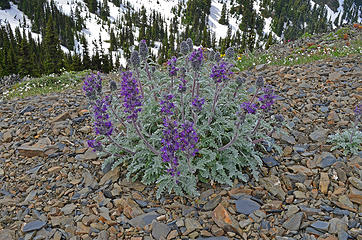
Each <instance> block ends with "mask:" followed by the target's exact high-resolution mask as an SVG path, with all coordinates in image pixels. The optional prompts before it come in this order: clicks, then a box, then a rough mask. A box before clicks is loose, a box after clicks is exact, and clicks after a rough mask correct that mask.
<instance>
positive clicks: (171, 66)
mask: <svg viewBox="0 0 362 240" xmlns="http://www.w3.org/2000/svg"><path fill="white" fill-rule="evenodd" d="M176 62H177V58H176V57H175V56H173V57H172V58H171V59H170V60H168V61H167V65H168V71H169V75H170V77H174V76H176V75H177V71H178V70H179V68H177V67H176Z"/></svg>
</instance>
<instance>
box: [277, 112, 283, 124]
mask: <svg viewBox="0 0 362 240" xmlns="http://www.w3.org/2000/svg"><path fill="white" fill-rule="evenodd" d="M275 120H277V121H278V122H283V121H284V117H283V115H281V114H278V115H275Z"/></svg>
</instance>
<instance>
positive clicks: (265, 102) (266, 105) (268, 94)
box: [258, 86, 276, 112]
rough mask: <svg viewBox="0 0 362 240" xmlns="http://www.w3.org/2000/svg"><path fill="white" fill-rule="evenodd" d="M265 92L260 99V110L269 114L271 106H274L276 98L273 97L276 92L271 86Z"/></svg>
mask: <svg viewBox="0 0 362 240" xmlns="http://www.w3.org/2000/svg"><path fill="white" fill-rule="evenodd" d="M263 91H264V94H263V95H262V96H261V97H259V98H258V100H259V108H260V109H262V110H264V111H265V112H268V111H269V110H270V109H271V106H272V105H273V104H274V99H275V98H276V96H275V95H273V93H274V90H273V89H272V88H271V87H270V86H266V87H265V88H264V89H263Z"/></svg>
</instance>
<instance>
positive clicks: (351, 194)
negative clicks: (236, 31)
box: [0, 26, 362, 240]
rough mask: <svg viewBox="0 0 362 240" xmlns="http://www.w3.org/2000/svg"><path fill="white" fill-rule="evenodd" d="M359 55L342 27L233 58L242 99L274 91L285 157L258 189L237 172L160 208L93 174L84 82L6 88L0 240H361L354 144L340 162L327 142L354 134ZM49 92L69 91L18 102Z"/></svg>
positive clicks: (140, 191) (122, 183)
mask: <svg viewBox="0 0 362 240" xmlns="http://www.w3.org/2000/svg"><path fill="white" fill-rule="evenodd" d="M352 46H353V47H352ZM361 46H362V43H361V29H360V28H359V27H358V26H357V27H356V26H354V27H353V26H348V27H344V28H340V29H339V30H336V31H335V32H330V33H326V34H323V35H309V36H305V37H304V38H302V39H298V40H296V41H293V42H290V43H288V44H279V45H274V46H273V47H272V48H271V49H269V50H268V51H260V52H258V53H257V54H255V55H252V54H251V53H246V54H244V55H243V56H241V59H242V60H239V61H238V63H236V66H237V67H238V68H239V69H240V71H237V72H236V73H235V76H233V77H232V78H231V79H230V83H233V82H234V81H235V80H236V79H238V77H245V81H246V82H244V83H243V85H242V86H241V88H242V89H241V90H242V91H245V92H249V91H251V92H252V91H254V87H253V85H254V84H255V82H256V80H257V79H258V77H260V76H263V78H264V80H265V84H268V85H270V86H272V87H273V88H274V89H275V94H276V95H277V98H276V99H275V100H276V101H275V106H274V107H273V110H272V114H281V115H282V116H284V119H285V123H286V125H285V126H284V127H283V128H282V131H281V132H280V133H279V134H276V133H273V134H272V137H273V139H275V142H276V143H277V144H279V145H280V146H281V148H282V152H281V154H278V153H277V152H274V151H271V150H268V149H266V150H265V151H264V154H265V155H264V157H263V158H262V166H261V167H260V168H259V169H258V171H259V179H258V180H257V179H256V178H254V176H253V175H252V173H251V172H250V171H249V169H244V170H243V172H244V174H245V175H246V176H247V179H246V181H241V180H238V179H235V180H234V181H233V182H232V185H231V186H229V185H223V184H218V183H213V182H209V181H207V182H200V183H199V184H198V185H197V188H198V190H199V191H200V193H201V194H200V195H199V196H196V197H190V196H187V197H186V196H177V195H175V194H174V193H171V194H166V193H165V194H163V195H162V196H161V198H160V199H156V197H155V194H156V190H157V188H158V185H153V184H151V185H145V184H142V183H141V182H139V181H136V182H129V181H127V180H126V177H125V176H126V172H127V170H126V169H127V167H128V166H127V164H124V165H120V166H118V167H116V168H115V169H114V170H110V169H109V168H107V169H103V170H102V169H101V165H102V163H103V161H104V158H103V157H100V156H98V155H97V154H96V153H94V152H93V151H92V148H89V147H88V145H87V140H89V139H93V138H94V137H95V133H94V132H93V130H92V128H93V121H92V115H91V113H90V112H89V110H88V107H89V102H88V101H87V98H86V97H85V95H84V92H83V90H82V89H81V86H80V85H79V82H81V81H82V80H81V79H78V78H81V77H80V76H83V75H84V74H87V73H84V72H83V73H66V74H64V75H61V76H47V77H42V78H36V79H32V80H27V81H25V82H23V83H20V84H18V85H14V86H13V88H12V89H15V90H18V92H17V93H13V95H12V96H11V98H4V99H2V100H0V143H1V144H0V187H1V188H0V239H7V240H13V239H20V238H23V239H58V240H62V239H72V240H76V239H97V240H107V239H133V240H139V239H145V240H148V239H149V240H152V239H200V240H203V239H209V240H226V239H260V238H261V239H277V240H289V239H311V240H312V239H319V240H336V239H338V240H342V239H345V240H347V239H360V236H361V235H362V232H361V214H360V213H361V212H362V201H361V195H362V182H361V180H360V179H361V167H362V155H361V150H362V149H361V144H359V145H357V154H347V153H346V151H345V150H342V149H333V146H334V145H332V144H331V143H329V142H327V141H326V140H327V138H328V136H329V135H331V134H334V133H336V132H339V131H344V130H346V129H350V128H352V127H353V126H355V125H353V124H357V125H356V128H357V130H358V129H360V127H359V126H360V125H358V124H360V116H361V112H360V111H361V110H359V112H358V111H357V110H356V109H358V108H356V106H357V107H358V106H359V108H361V105H360V104H361V100H362V91H361V84H360V79H361V74H362V65H361ZM239 57H240V56H239ZM271 57H273V58H271ZM274 57H275V58H274ZM209 70H210V71H211V67H210V69H209ZM156 71H158V74H160V73H159V72H163V71H168V69H165V68H162V67H161V68H158V69H157V70H156ZM101 77H102V78H103V79H104V83H107V82H109V81H111V80H114V81H115V82H117V83H119V82H120V81H121V79H120V76H119V75H118V74H102V75H101ZM144 78H147V76H144ZM158 80H159V79H158ZM69 81H70V82H69ZM72 81H73V82H72ZM190 82H191V81H189V83H190ZM210 82H212V80H210ZM48 83H54V84H55V85H51V86H52V87H54V86H59V85H61V84H63V83H64V84H68V85H67V86H65V90H64V91H60V92H53V91H52V90H55V89H47V92H45V91H44V92H41V91H40V92H37V94H36V95H21V94H20V92H23V91H25V92H26V91H27V90H29V91H32V86H33V84H34V85H35V84H39V85H36V88H41V87H42V86H43V85H42V84H44V85H46V84H48ZM72 86H73V87H74V88H71V87H72ZM201 90H202V89H201ZM104 91H105V92H106V93H107V94H109V93H110V89H109V87H108V85H107V84H106V85H105V87H104ZM33 93H34V92H33ZM144 111H147V109H146V110H144ZM155 117H156V116H155ZM148 121H152V120H150V119H148ZM116 127H117V128H119V129H122V128H123V127H122V124H120V125H119V126H116ZM359 141H360V142H361V141H362V139H360V140H359ZM142 161H145V160H144V159H142Z"/></svg>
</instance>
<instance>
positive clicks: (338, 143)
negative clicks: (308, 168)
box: [327, 104, 362, 156]
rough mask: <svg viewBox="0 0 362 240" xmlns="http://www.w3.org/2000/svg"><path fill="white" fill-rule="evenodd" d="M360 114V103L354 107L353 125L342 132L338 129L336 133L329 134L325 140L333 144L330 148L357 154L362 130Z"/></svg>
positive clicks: (360, 143) (361, 105)
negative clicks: (361, 129)
mask: <svg viewBox="0 0 362 240" xmlns="http://www.w3.org/2000/svg"><path fill="white" fill-rule="evenodd" d="M361 116H362V104H358V105H357V106H356V107H355V109H354V118H355V119H354V122H353V127H352V128H350V129H347V130H345V131H343V132H340V131H338V132H337V133H336V134H333V135H329V136H328V139H327V142H329V143H332V144H333V145H334V146H333V147H332V148H331V150H332V151H333V150H335V149H343V154H344V155H345V156H347V155H348V154H355V155H357V154H358V152H359V151H362V148H361V146H362V132H361V131H360V123H361Z"/></svg>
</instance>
